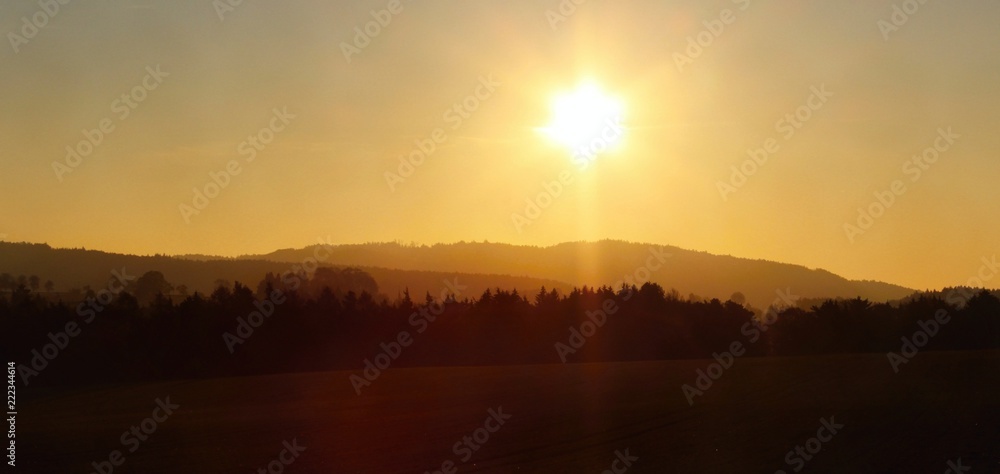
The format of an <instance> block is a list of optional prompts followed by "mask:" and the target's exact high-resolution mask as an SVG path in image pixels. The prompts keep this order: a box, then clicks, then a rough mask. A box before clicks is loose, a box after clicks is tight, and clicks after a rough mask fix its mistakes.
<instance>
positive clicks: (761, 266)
mask: <svg viewBox="0 0 1000 474" xmlns="http://www.w3.org/2000/svg"><path fill="white" fill-rule="evenodd" d="M314 247H315V246H313V247H306V248H303V249H283V250H277V251H275V252H271V253H268V254H264V255H249V256H242V257H239V258H240V259H249V260H270V261H284V262H288V261H297V260H301V259H302V258H304V257H306V256H308V255H310V254H311V253H312V251H313V248H314ZM331 250H332V255H331V257H330V258H329V261H331V262H334V263H336V264H338V265H350V266H372V267H383V268H397V269H402V270H423V271H439V272H449V271H452V272H463V273H488V274H501V275H515V276H525V277H533V278H542V279H549V280H557V281H561V282H565V283H567V284H569V285H573V286H580V285H588V286H594V285H596V286H600V285H612V284H614V283H615V282H618V281H621V280H622V279H623V277H624V276H626V275H630V276H632V277H633V278H634V277H635V276H636V275H637V273H638V276H640V277H641V276H643V275H644V274H645V273H647V272H645V271H641V270H640V269H641V268H643V267H645V266H647V263H648V262H647V261H648V260H649V258H650V256H651V255H652V253H655V252H661V253H669V254H670V255H671V256H670V257H669V258H667V259H666V260H665V261H664V262H663V265H662V267H659V268H657V269H655V270H654V269H652V268H647V270H648V274H649V277H648V278H649V279H650V280H651V281H653V282H656V283H659V284H660V285H661V286H663V287H664V288H667V289H670V288H673V289H676V290H677V291H678V292H679V293H680V294H681V296H688V295H689V294H692V293H693V294H695V295H697V296H700V297H705V298H719V299H722V300H725V299H728V298H729V297H730V296H731V295H733V294H734V293H736V292H740V293H742V294H743V295H745V297H746V298H747V300H748V301H749V302H750V303H752V304H753V305H755V306H757V307H766V306H767V305H769V304H770V303H771V302H772V301H774V300H775V298H777V297H778V296H777V291H778V290H782V291H787V292H789V293H791V294H792V295H795V296H801V297H803V298H854V297H862V298H867V299H870V300H873V301H890V300H897V299H900V298H904V297H906V296H909V295H911V294H913V293H914V290H913V289H910V288H906V287H902V286H899V285H893V284H889V283H883V282H878V281H859V280H848V279H846V278H843V277H840V276H838V275H835V274H833V273H831V272H829V271H826V270H822V269H815V270H813V269H809V268H806V267H804V266H801V265H792V264H787V263H778V262H772V261H766V260H751V259H745V258H738V257H732V256H722V255H713V254H710V253H707V252H698V251H692V250H686V249H681V248H679V247H673V246H657V245H652V244H644V243H631V242H623V241H616V240H602V241H598V242H567V243H562V244H558V245H553V246H550V247H533V246H520V245H511V244H503V243H490V242H458V243H452V244H436V245H429V246H427V245H422V246H415V245H414V246H407V245H402V244H399V243H368V244H345V245H335V246H333V247H332V249H331ZM654 263H658V262H654ZM653 266H655V265H653Z"/></svg>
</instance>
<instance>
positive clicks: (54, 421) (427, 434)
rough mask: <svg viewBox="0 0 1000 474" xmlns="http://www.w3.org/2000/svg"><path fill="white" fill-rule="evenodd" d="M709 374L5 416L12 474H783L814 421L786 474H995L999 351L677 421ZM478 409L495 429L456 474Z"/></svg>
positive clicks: (99, 399)
mask: <svg viewBox="0 0 1000 474" xmlns="http://www.w3.org/2000/svg"><path fill="white" fill-rule="evenodd" d="M711 362H712V361H708V360H690V361H652V362H628V363H602V364H568V365H535V366H505V367H457V368H455V367H451V368H413V369H389V370H387V371H386V372H385V373H383V374H381V376H380V377H378V378H377V379H376V380H375V381H374V382H373V383H372V385H371V386H370V387H366V388H363V389H362V393H361V394H360V395H358V394H356V393H355V391H354V388H353V387H352V386H351V383H350V382H349V379H348V378H349V376H350V375H351V374H360V371H358V372H343V371H338V372H320V373H304V374H285V375H267V376H254V377H234V378H224V379H211V380H190V381H171V382H162V383H149V384H136V385H121V386H103V387H94V388H88V389H77V390H74V391H72V392H67V393H60V394H53V395H50V396H46V397H44V398H39V399H36V400H21V401H20V407H19V416H18V440H19V445H18V446H19V449H18V464H19V466H20V467H21V469H22V471H23V472H81V473H83V472H88V473H89V472H96V471H95V470H94V468H93V466H92V465H91V462H94V461H96V462H101V461H106V460H107V459H108V457H109V453H111V451H112V450H116V449H117V450H121V451H122V452H123V455H124V462H123V463H122V464H121V465H120V466H119V467H115V469H114V472H138V473H155V472H213V473H214V472H243V473H248V472H257V470H258V469H260V468H265V469H266V467H267V465H268V463H269V462H271V461H274V460H276V459H278V458H279V455H280V453H281V452H282V450H283V449H285V447H284V446H283V441H288V442H289V443H291V442H292V441H293V440H294V441H295V442H296V443H297V444H298V445H300V446H304V447H305V451H302V452H301V453H300V454H299V456H298V457H297V458H294V461H293V462H292V463H291V464H289V465H287V466H284V467H283V470H284V472H288V473H295V472H334V473H355V472H363V473H380V474H381V473H396V472H399V473H424V472H425V471H427V472H434V471H437V470H440V469H441V467H442V463H444V462H445V461H449V460H450V461H453V462H455V463H456V466H457V472H479V471H481V472H544V473H561V472H566V473H581V472H593V473H600V472H602V471H604V470H606V469H611V468H612V462H613V461H614V460H615V459H616V456H617V455H616V451H617V452H618V453H621V454H623V455H624V453H625V451H626V450H628V455H629V456H632V457H635V458H638V459H637V460H634V461H631V463H632V464H631V466H630V467H628V471H627V472H630V473H631V472H636V473H639V472H647V473H667V472H684V473H693V472H697V473H716V472H718V473H742V472H748V473H768V474H772V473H776V472H778V471H780V470H784V471H786V472H788V473H792V472H796V471H795V470H794V468H795V467H800V468H801V467H802V466H801V465H800V464H798V463H796V464H795V465H789V464H787V463H786V455H787V453H788V452H789V451H791V450H794V449H796V446H798V445H802V446H805V445H806V443H807V442H808V441H809V440H810V438H814V437H816V436H817V430H819V429H820V428H821V427H822V426H824V424H823V420H826V421H827V422H830V423H832V424H836V425H843V427H842V428H838V429H837V433H836V434H833V435H832V436H831V435H828V434H827V432H826V431H824V432H823V433H821V434H823V437H824V438H826V439H827V441H825V442H823V443H822V444H821V445H817V444H816V443H817V442H816V441H813V444H812V445H811V446H812V447H813V448H814V449H815V448H817V447H818V449H819V451H818V452H816V453H815V454H813V455H809V454H808V451H807V452H806V455H807V456H810V459H809V460H808V461H805V460H804V459H803V462H804V469H802V470H801V471H800V472H810V473H822V472H830V473H833V472H838V473H840V472H851V473H907V474H914V473H925V472H926V473H936V474H940V473H942V472H945V471H947V470H948V469H949V465H948V462H949V461H952V462H955V461H957V460H958V459H959V458H961V464H962V465H963V466H968V467H970V468H971V470H970V471H969V472H971V473H973V474H974V473H992V472H1000V428H998V427H1000V370H998V369H1000V352H998V351H989V352H926V353H919V354H917V356H916V357H915V358H914V359H913V360H912V361H911V362H909V363H908V364H906V365H903V366H901V367H900V371H899V373H898V374H896V373H894V372H893V369H892V366H891V365H890V364H889V362H888V360H887V359H886V356H885V355H884V354H864V355H834V356H813V357H787V358H744V359H737V360H736V361H735V362H734V363H733V365H732V367H731V368H730V369H728V370H726V371H725V372H724V373H723V374H722V376H721V377H720V378H719V380H718V381H716V382H714V384H713V385H712V386H711V387H710V388H709V389H708V390H706V391H705V393H704V395H703V396H697V397H694V405H693V406H690V405H689V404H688V401H687V399H686V398H685V396H684V394H683V392H682V390H681V386H682V385H683V384H692V385H693V384H694V383H695V377H696V370H697V369H705V368H707V367H708V365H709V364H710V363H711ZM166 397H169V398H170V402H171V403H173V404H176V405H179V408H177V409H176V411H175V412H174V413H173V414H172V415H170V416H169V417H167V418H166V419H165V420H164V421H161V422H159V423H157V426H156V429H155V431H153V432H152V433H151V434H150V435H149V437H148V439H147V440H146V441H144V442H141V444H139V445H138V447H137V449H135V451H134V452H129V451H128V450H129V448H130V447H135V446H136V444H135V443H134V442H133V441H132V440H131V439H127V440H126V441H128V444H123V443H122V440H121V438H122V433H123V432H125V431H126V430H128V429H129V428H130V426H132V425H138V424H140V423H142V421H143V419H144V418H146V417H150V416H151V414H152V413H153V411H154V408H156V406H157V402H156V400H157V399H158V398H159V399H160V400H161V401H163V400H165V399H166ZM491 409H493V410H494V411H496V410H500V411H502V413H503V414H504V415H509V419H506V421H505V422H504V424H503V425H502V426H499V425H497V424H496V423H494V422H490V423H489V424H488V426H489V427H491V428H494V429H496V428H497V427H498V426H499V429H497V430H496V431H495V432H493V433H491V434H489V439H488V440H487V441H486V442H484V443H483V445H482V447H481V448H480V449H478V450H477V451H475V452H473V453H472V455H471V458H469V459H468V461H467V462H462V456H461V455H462V454H466V451H464V449H465V448H461V447H460V448H459V450H458V451H457V452H456V451H454V450H453V446H454V445H455V443H457V442H461V441H462V439H463V437H464V436H472V435H473V433H474V432H475V431H476V430H477V429H478V428H481V427H483V426H484V422H485V420H486V419H487V418H488V417H490V416H491V415H490V414H489V410H491ZM157 414H159V415H161V418H162V413H161V412H157ZM151 426H152V423H151V422H147V427H151ZM484 433H486V431H482V430H481V432H480V433H479V435H480V439H482V437H483V436H482V435H483V434H484ZM793 457H798V455H797V454H793ZM285 459H286V460H291V459H292V458H290V457H288V456H287V455H286V456H285ZM793 462H796V461H794V460H793ZM277 466H278V465H277V464H274V465H273V466H272V467H273V468H274V469H277ZM623 466H624V465H623V464H622V463H619V464H618V465H617V467H619V468H621V467H623ZM105 472H107V471H105ZM273 472H277V470H275V471H273Z"/></svg>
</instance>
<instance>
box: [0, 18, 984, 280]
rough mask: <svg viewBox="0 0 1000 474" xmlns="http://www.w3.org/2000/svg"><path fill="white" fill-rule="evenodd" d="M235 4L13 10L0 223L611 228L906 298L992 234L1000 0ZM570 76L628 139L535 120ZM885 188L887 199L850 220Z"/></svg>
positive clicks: (209, 230)
mask: <svg viewBox="0 0 1000 474" xmlns="http://www.w3.org/2000/svg"><path fill="white" fill-rule="evenodd" d="M224 2H225V0H221V1H219V2H215V3H213V2H209V1H204V2H168V1H166V0H163V1H157V0H146V1H139V0H134V1H124V0H107V1H96V0H93V1H88V0H78V1H73V2H69V3H68V4H66V5H61V4H57V5H59V7H58V11H55V12H54V13H50V11H52V10H54V7H51V6H50V7H49V10H50V11H44V10H43V9H42V7H41V6H40V5H39V4H38V3H36V2H3V3H2V4H0V32H4V33H5V34H6V37H7V40H8V44H6V45H4V46H3V47H0V62H2V67H0V89H2V90H3V94H2V95H0V109H2V110H3V114H2V115H0V117H2V120H3V123H2V125H3V134H2V135H0V137H2V138H0V140H2V141H0V145H2V148H0V150H2V153H0V200H2V201H3V202H4V203H5V205H4V206H2V207H0V236H2V238H3V239H4V240H8V241H32V242H47V243H49V244H50V245H53V246H60V247H81V246H83V247H86V248H96V249H102V250H108V251H118V252H133V253H144V254H151V253H169V254H180V253H208V254H220V255H238V254H245V253H259V252H268V251H271V250H274V249H277V248H286V247H291V246H304V245H309V244H312V243H315V242H316V239H317V238H318V237H321V236H322V237H326V236H328V235H329V236H330V238H331V240H332V241H334V242H337V243H358V242H368V241H391V240H399V241H403V242H417V243H428V244H430V243H436V242H455V241H459V240H467V241H468V240H476V241H481V240H484V239H485V240H489V241H491V242H494V241H496V242H511V243H515V244H530V245H550V244H555V243H559V242H564V241H576V240H597V239H602V238H614V239H624V240H632V241H644V242H651V243H658V244H671V245H677V246H680V247H684V248H690V249H695V250H705V251H709V252H712V253H719V254H731V255H735V256H742V257H751V258H763V259H768V260H776V261H782V262H790V263H799V264H803V265H806V266H810V267H821V268H825V269H828V270H830V271H833V272H834V273H838V274H841V275H843V276H845V277H848V278H855V279H878V280H884V281H889V282H893V283H898V284H903V285H907V286H912V287H916V288H920V289H923V288H938V287H943V286H947V285H956V284H964V283H965V282H966V281H967V280H968V278H969V277H971V276H973V275H975V274H976V273H977V271H978V270H979V269H980V267H981V266H982V265H983V262H982V261H981V259H982V258H983V257H986V258H987V259H989V258H990V257H992V256H993V255H995V254H996V253H997V252H998V239H997V237H998V236H1000V223H998V220H997V218H996V216H997V215H1000V199H998V198H997V196H996V194H997V189H998V186H997V176H1000V161H998V156H997V151H998V150H1000V133H997V130H998V125H1000V114H998V112H1000V95H998V93H997V85H996V84H997V79H998V76H1000V29H998V28H997V27H996V25H997V24H998V20H1000V3H997V2H995V1H992V0H980V1H965V2H934V1H931V2H928V3H926V4H923V5H919V8H915V9H914V8H912V7H913V6H914V5H918V4H916V3H911V2H896V4H895V5H896V6H897V7H899V8H900V9H899V10H898V12H897V11H895V10H894V3H893V2H891V1H882V0H878V1H871V0H863V1H862V0H851V1H840V2H760V1H758V0H749V1H748V0H735V1H731V0H725V1H709V2H694V1H671V2H662V1H656V2H652V1H628V2H625V1H615V2H612V1H605V0H588V1H585V2H583V3H582V4H581V5H579V6H577V7H575V8H568V7H567V6H566V5H570V4H572V2H568V1H566V2H562V3H561V2H559V1H534V2H527V1H510V0H481V1H476V2H458V1H440V0H428V1H423V2H409V1H403V2H398V1H357V2H353V1H352V2H346V1H336V2H320V1H283V2H266V1H263V0H244V1H243V2H242V3H241V4H240V5H237V6H234V7H228V6H227V5H228V4H227V3H224ZM561 4H564V5H562V8H563V10H562V13H559V11H560V10H559V9H560V5H561ZM903 7H905V8H906V9H907V10H909V11H910V12H911V13H906V12H905V11H904V10H903ZM373 11H374V13H372V12H373ZM32 21H35V24H34V25H30V26H29V24H30V23H31V22H32ZM379 21H381V22H382V23H384V25H382V24H379V23H378V22H379ZM706 22H707V23H706ZM880 22H881V23H880ZM38 25H43V26H40V27H39V26H38ZM355 28H358V29H357V30H356V29H355ZM366 28H367V29H368V31H369V33H371V32H374V33H376V34H374V35H371V36H369V34H368V33H364V31H365V29H366ZM359 31H360V32H361V33H359ZM699 41H700V42H701V44H700V45H698V46H692V42H693V43H694V44H696V45H697V44H698V43H699ZM582 84H590V85H592V86H594V87H596V88H597V89H599V91H600V95H601V98H603V99H607V100H609V101H614V103H616V104H618V105H620V114H619V116H618V117H617V118H618V119H619V120H620V123H621V127H622V129H623V130H624V134H623V135H622V136H621V138H620V140H618V143H617V144H616V146H615V147H614V149H613V150H612V151H609V152H607V153H603V154H598V155H597V156H595V157H594V158H593V160H592V161H589V162H588V164H587V166H581V164H580V162H579V160H576V159H574V157H573V155H572V153H571V150H570V149H568V148H567V147H566V146H562V145H559V144H558V143H556V142H555V141H554V140H552V139H551V137H548V136H546V133H545V130H544V129H545V128H546V127H548V126H550V125H551V123H550V122H551V117H552V113H553V111H552V104H553V103H554V102H555V101H556V100H557V98H558V97H560V96H561V95H563V94H568V93H572V92H573V91H576V90H578V87H579V86H581V85H582ZM123 95H124V97H123ZM456 104H457V105H456ZM456 107H457V108H456ZM587 110H589V109H588V107H583V110H582V111H581V115H582V116H583V118H587V117H586V116H587ZM788 114H791V116H792V117H793V118H792V119H791V120H790V119H788V118H786V116H787V115H788ZM796 114H798V116H799V118H798V119H795V118H794V117H795V115H796ZM571 115H572V114H571ZM803 117H805V118H806V119H805V120H802V118H803ZM782 120H784V121H782ZM793 123H794V125H793ZM102 128H103V129H104V130H103V131H102ZM251 135H255V136H257V138H256V139H255V140H256V148H254V146H255V145H254V144H253V143H251V140H250V139H249V137H250V136H251ZM88 136H89V138H88ZM769 140H770V141H769ZM81 142H90V143H82V144H81ZM262 142H266V143H262ZM418 142H420V143H422V144H423V145H418V144H417V143H418ZM418 146H424V147H425V148H426V149H428V150H430V148H429V147H430V146H433V151H432V152H431V153H429V154H426V155H427V156H425V157H424V158H423V160H422V161H419V160H418V161H419V165H418V166H414V167H413V169H412V170H409V169H403V170H402V171H403V172H404V173H405V174H407V176H406V177H403V176H402V175H400V178H402V180H401V181H399V180H394V179H392V178H391V177H390V178H388V179H387V175H386V174H387V173H397V174H398V173H400V171H401V170H400V159H401V156H402V157H405V156H410V155H411V154H413V153H414V150H417V149H418ZM935 146H937V148H936V149H935V148H934V147H935ZM67 147H71V148H75V149H76V150H77V152H78V153H79V152H81V151H82V152H86V153H88V154H87V156H81V157H80V158H76V157H70V158H67V155H68V152H67ZM763 147H770V148H771V149H772V150H774V151H773V153H769V156H768V157H767V160H766V161H763V164H760V165H757V164H756V163H753V164H751V163H752V162H748V161H747V160H748V159H749V155H748V154H747V150H749V149H758V148H763ZM928 148H930V149H931V150H928ZM251 150H252V151H251ZM925 151H926V153H927V157H928V159H924V158H923V157H922V155H923V154H924V153H925ZM81 154H83V153H81ZM915 155H917V156H921V158H919V159H917V160H916V161H915V160H914V158H913V157H914V156H915ZM413 156H415V157H418V158H419V156H420V155H419V154H417V155H413ZM931 161H933V162H931ZM74 163H75V166H70V164H74ZM227 166H229V167H230V169H231V170H232V171H233V172H236V173H238V174H230V172H229V171H226V169H227ZM741 166H743V167H746V169H753V174H752V175H750V176H746V180H745V182H743V181H742V178H740V177H738V176H737V177H735V179H734V177H733V176H732V175H733V167H737V168H739V167H741ZM210 173H212V174H214V175H215V176H216V180H217V181H218V182H220V183H227V184H226V186H225V188H223V189H221V190H219V192H218V194H217V195H216V196H215V197H214V198H212V199H208V200H207V205H204V204H205V202H200V201H196V199H195V193H194V191H193V189H195V188H197V189H199V190H202V192H206V191H209V192H211V191H214V188H212V186H213V185H212V184H210V183H212V182H213V181H212V178H211V177H210ZM560 174H562V175H563V177H564V178H567V177H568V180H567V181H568V184H563V185H561V188H562V190H561V192H558V196H554V198H553V199H551V203H550V204H548V205H547V206H546V207H545V209H543V210H542V211H541V212H540V215H539V216H538V217H537V219H531V220H530V224H528V225H520V226H518V225H515V218H513V217H512V216H513V215H514V214H520V215H525V214H526V213H527V212H529V211H530V210H527V209H526V206H528V204H527V203H526V200H529V199H530V200H533V201H536V202H537V197H538V195H539V194H540V193H550V192H551V194H553V195H554V194H556V191H558V188H559V186H555V185H553V184H547V183H552V182H558V181H559V179H560ZM897 180H898V181H899V183H896V185H895V186H896V189H897V193H895V194H892V189H893V186H894V185H893V182H894V181H897ZM390 183H391V184H390ZM720 183H725V186H722V187H721V188H720ZM737 183H738V184H740V185H739V186H738V187H737V186H734V184H737ZM206 186H208V188H209V189H206ZM726 186H733V188H727V187H726ZM547 189H548V190H547ZM720 189H721V190H722V191H720ZM727 189H729V190H730V191H732V189H735V192H725V190H727ZM875 193H881V195H882V198H883V201H885V202H889V201H891V202H892V204H891V205H889V206H887V209H884V212H879V213H878V214H879V216H878V217H877V218H874V219H873V220H872V221H871V222H870V223H869V222H865V220H864V219H862V220H861V222H859V212H858V209H859V208H866V209H869V208H872V207H873V206H874V210H875V211H878V208H879V207H880V206H881V207H883V208H885V207H886V206H884V205H880V204H873V203H878V202H879V201H878V200H877V197H876V194H875ZM886 193H890V194H892V198H891V199H890V198H888V197H887V196H888V195H887V194H886ZM542 199H543V202H545V203H548V202H549V201H547V200H545V198H542ZM196 204H198V206H196ZM183 206H190V207H189V208H187V209H188V210H187V212H185V210H184V207H183ZM195 207H201V209H200V210H199V211H198V213H193V212H191V209H195ZM196 210H197V209H196ZM845 224H851V225H854V226H858V229H861V228H862V227H861V224H864V227H866V229H862V230H864V233H857V232H850V231H848V230H845ZM868 224H870V225H868ZM988 286H992V287H996V286H998V285H997V283H995V282H992V283H988Z"/></svg>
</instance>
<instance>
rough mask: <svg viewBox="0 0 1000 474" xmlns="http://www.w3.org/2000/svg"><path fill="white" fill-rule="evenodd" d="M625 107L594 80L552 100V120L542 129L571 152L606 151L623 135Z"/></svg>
mask: <svg viewBox="0 0 1000 474" xmlns="http://www.w3.org/2000/svg"><path fill="white" fill-rule="evenodd" d="M622 112H623V107H622V104H621V102H620V101H619V100H617V99H615V98H613V97H611V96H608V95H607V94H605V93H604V92H603V91H602V90H601V89H600V87H598V86H597V85H596V84H593V83H585V84H583V85H581V86H580V87H578V88H577V89H576V90H575V91H572V92H569V93H563V94H560V95H558V96H556V97H555V99H554V100H553V101H552V120H551V122H549V125H548V126H546V127H545V128H543V129H542V131H543V132H544V133H545V134H546V135H547V136H548V137H549V138H550V139H552V140H553V141H555V142H557V143H559V144H561V145H564V146H566V147H567V148H569V149H570V150H571V151H574V152H575V151H579V150H581V149H597V150H601V151H603V150H606V149H610V148H612V147H613V146H614V145H616V144H617V143H618V142H620V141H621V138H622V126H621V119H622Z"/></svg>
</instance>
